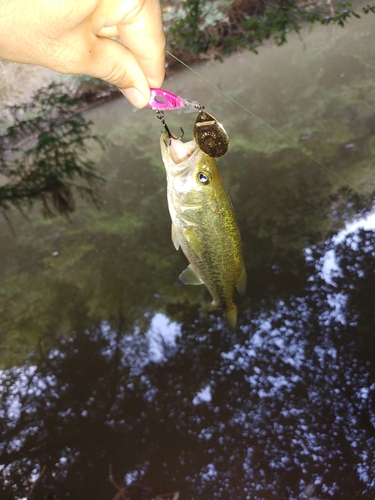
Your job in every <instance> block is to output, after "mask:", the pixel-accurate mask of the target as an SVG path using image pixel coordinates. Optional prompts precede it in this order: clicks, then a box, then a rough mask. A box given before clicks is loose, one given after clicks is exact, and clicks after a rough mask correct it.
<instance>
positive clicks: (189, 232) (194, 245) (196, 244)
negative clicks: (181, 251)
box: [182, 226, 201, 258]
mask: <svg viewBox="0 0 375 500" xmlns="http://www.w3.org/2000/svg"><path fill="white" fill-rule="evenodd" d="M182 233H183V235H184V237H185V238H186V240H187V242H188V244H189V246H190V248H191V249H192V250H193V251H194V253H195V254H196V255H197V256H198V257H199V258H201V242H200V241H199V239H198V237H197V235H196V234H195V231H194V227H192V226H191V227H190V228H185V229H183V230H182Z"/></svg>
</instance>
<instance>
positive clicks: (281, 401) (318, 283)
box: [0, 16, 375, 500]
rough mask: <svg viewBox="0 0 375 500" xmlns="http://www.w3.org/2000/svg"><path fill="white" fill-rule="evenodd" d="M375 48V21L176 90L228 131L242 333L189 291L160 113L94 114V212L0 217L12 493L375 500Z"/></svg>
mask: <svg viewBox="0 0 375 500" xmlns="http://www.w3.org/2000/svg"><path fill="white" fill-rule="evenodd" d="M374 52H375V23H374V20H373V17H370V16H369V17H366V16H364V17H363V18H362V19H360V20H356V21H355V22H352V23H350V24H349V25H348V26H347V27H345V28H344V29H341V28H331V27H328V28H325V29H320V30H314V31H313V32H312V33H310V34H308V33H305V34H304V35H303V36H301V39H299V38H297V37H295V38H293V37H291V39H290V41H289V43H288V44H287V45H286V46H284V47H281V48H275V47H273V46H269V47H264V48H262V49H261V50H260V51H259V54H258V55H256V54H252V53H245V52H244V53H241V54H237V55H234V56H232V57H230V58H229V59H226V60H224V62H223V63H220V62H214V63H207V62H202V63H201V64H198V65H196V66H195V67H194V68H195V69H196V70H197V71H198V72H199V74H200V76H197V75H196V74H194V73H192V72H191V71H188V70H185V69H184V70H182V71H181V72H179V73H178V74H175V76H173V77H171V78H170V79H169V80H168V81H167V82H165V85H164V87H165V88H167V89H168V90H170V91H172V92H176V93H178V94H179V95H182V96H184V97H186V98H190V99H196V100H198V101H200V102H201V103H203V104H204V105H205V106H206V109H207V110H208V111H209V112H210V113H212V114H213V115H214V116H216V117H217V118H218V119H219V120H220V121H221V122H222V123H223V124H224V126H225V128H226V129H227V131H228V133H229V135H230V139H231V145H230V150H229V152H228V153H227V154H226V155H225V156H224V157H223V158H222V159H220V161H219V166H220V169H221V172H222V175H223V178H224V181H225V184H226V186H227V189H228V191H229V193H230V196H231V198H232V201H233V205H234V209H235V213H236V217H237V221H238V225H239V227H240V230H241V234H242V240H243V248H244V260H245V264H246V268H247V273H248V288H247V292H246V294H245V296H244V297H243V298H239V297H236V301H237V303H238V308H239V318H238V328H237V329H236V331H230V330H229V329H228V328H227V326H226V324H225V320H224V318H223V315H222V314H221V313H220V312H219V313H210V312H208V306H209V303H210V297H209V294H208V292H207V291H206V289H205V288H204V287H188V286H184V285H182V284H181V283H180V282H179V281H178V275H179V274H180V272H181V271H182V270H183V269H184V268H185V267H186V259H185V258H184V256H183V255H182V253H181V252H176V251H175V249H174V247H173V244H172V242H171V239H170V218H169V214H168V209H167V202H166V185H165V172H164V167H163V165H162V161H161V158H160V150H159V135H160V123H159V122H158V120H157V119H156V118H155V116H154V113H153V112H151V111H149V110H141V111H135V110H132V109H131V107H130V106H129V105H128V104H127V103H126V102H125V100H118V101H114V102H111V103H108V104H106V105H105V106H102V107H100V108H98V109H94V110H91V111H90V112H88V113H87V116H88V118H90V119H91V120H92V121H93V123H94V125H93V126H94V129H95V131H96V132H98V133H100V134H106V140H105V149H104V151H101V150H99V149H97V148H95V150H92V151H91V152H90V154H91V156H92V157H93V158H95V159H96V161H97V165H98V171H99V173H100V174H101V175H103V176H104V177H105V179H106V184H105V185H104V186H103V187H101V188H100V198H101V207H100V209H98V208H96V207H94V206H93V205H92V204H90V203H89V202H87V201H85V200H77V205H78V207H77V212H76V213H75V214H74V215H73V216H72V217H71V219H70V220H66V219H64V218H56V219H53V220H44V219H43V218H41V216H40V215H39V212H38V211H35V212H33V213H32V214H30V216H29V220H25V219H22V218H18V217H17V216H16V214H14V215H12V216H11V219H12V221H13V227H14V230H15V233H16V235H15V236H14V235H13V234H12V232H11V231H10V229H9V227H8V225H7V224H6V222H5V221H4V220H1V221H0V234H1V240H0V256H1V259H0V279H1V288H0V298H1V302H0V342H1V346H0V349H1V352H0V363H1V367H2V369H3V371H2V372H1V375H0V377H1V387H0V397H1V403H0V405H1V406H0V433H1V439H0V464H1V465H0V478H1V479H0V498H1V499H2V500H6V499H14V498H24V497H26V496H27V495H28V494H30V498H35V499H77V500H86V499H87V500H89V499H90V500H106V499H108V500H110V499H112V498H125V497H126V498H131V499H133V500H137V499H142V500H144V499H151V498H155V497H156V496H157V495H158V494H159V495H160V494H167V493H170V495H169V496H168V495H167V496H164V497H163V498H172V496H173V493H174V492H179V495H180V498H181V499H197V500H198V499H202V500H203V499H204V500H206V499H207V498H210V499H213V498H215V499H231V500H233V499H249V500H250V499H251V500H252V499H254V500H255V499H261V500H266V499H297V498H308V497H310V498H315V499H317V498H319V499H330V498H334V499H351V500H352V499H354V498H361V499H373V498H374V497H375V479H374V478H375V406H374V401H375V399H374V398H375V298H374V297H375V274H374V269H375V231H374V227H375V216H374V215H373V212H372V210H373V198H374V192H375V171H374V146H375V141H374V133H375V125H374V124H375V120H374V119H375V109H374V103H375V57H374V56H375V54H374ZM205 79H208V80H209V81H210V82H212V83H213V84H214V85H216V86H217V87H219V88H220V89H222V90H223V91H225V92H226V93H227V94H228V96H229V97H228V96H223V95H222V94H221V93H220V92H219V91H217V90H216V89H214V88H213V87H212V86H210V85H209V84H208V83H207V81H206V80H205ZM230 98H232V99H234V100H236V101H238V103H239V104H240V105H241V106H239V105H238V104H236V103H234V102H233V101H232V100H231V99H230ZM248 111H251V113H249V112H248ZM252 113H254V114H255V115H256V116H257V117H259V118H260V119H261V120H259V119H257V118H256V117H255V116H254V115H253V114H252ZM194 120H195V115H194V114H191V113H182V112H181V113H180V112H174V113H169V114H168V115H167V123H168V125H169V126H170V128H171V129H172V131H174V130H178V127H179V126H180V125H181V126H182V127H183V129H184V130H185V135H186V137H187V139H190V138H191V136H192V127H193V123H194ZM125 487H126V491H125V489H122V488H125ZM31 489H32V491H31ZM120 492H121V493H122V496H120ZM116 495H118V496H116Z"/></svg>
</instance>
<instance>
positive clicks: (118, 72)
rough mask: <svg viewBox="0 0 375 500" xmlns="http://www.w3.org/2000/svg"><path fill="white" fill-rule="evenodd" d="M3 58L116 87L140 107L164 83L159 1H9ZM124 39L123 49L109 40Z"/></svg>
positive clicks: (4, 8)
mask: <svg viewBox="0 0 375 500" xmlns="http://www.w3.org/2000/svg"><path fill="white" fill-rule="evenodd" d="M1 3H2V5H1V15H0V57H3V58H4V59H9V60H11V61H15V62H21V63H29V64H38V65H40V66H45V67H47V68H51V69H53V70H55V71H59V72H61V73H72V74H86V75H90V76H94V77H97V78H101V79H103V80H105V81H107V82H109V83H112V84H113V85H116V86H117V87H118V88H119V89H120V90H121V92H122V93H123V94H124V95H125V97H127V99H128V100H129V101H130V102H131V103H132V104H133V105H134V106H136V107H138V108H141V107H143V106H145V105H146V104H147V102H148V100H149V98H150V87H160V86H161V84H162V82H163V79H164V58H165V37H164V33H163V28H162V20H161V11H160V4H159V1H158V0H78V1H77V0H33V1H30V0H3V1H2V2H1ZM113 36H119V37H120V38H121V41H122V42H123V44H124V45H123V44H122V43H120V42H118V41H115V40H112V39H110V38H109V37H113Z"/></svg>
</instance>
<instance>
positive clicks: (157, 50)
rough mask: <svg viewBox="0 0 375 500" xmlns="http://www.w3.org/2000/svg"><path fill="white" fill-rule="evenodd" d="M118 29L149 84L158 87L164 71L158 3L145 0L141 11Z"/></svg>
mask: <svg viewBox="0 0 375 500" xmlns="http://www.w3.org/2000/svg"><path fill="white" fill-rule="evenodd" d="M118 32H119V35H120V37H121V40H122V41H123V42H124V44H125V45H126V47H127V48H128V49H129V50H131V52H132V53H133V54H134V57H135V58H136V60H137V62H138V64H139V66H140V67H141V68H142V70H143V72H144V74H145V75H146V78H147V80H148V82H149V84H150V86H151V87H160V86H161V84H162V83H163V80H164V74H165V36H164V32H163V26H162V18H161V9H160V4H159V2H158V1H156V0H146V2H145V3H144V5H143V8H142V10H140V11H139V12H138V13H137V14H136V15H135V16H134V17H133V18H132V19H131V21H129V19H127V21H126V24H125V23H124V24H119V25H118Z"/></svg>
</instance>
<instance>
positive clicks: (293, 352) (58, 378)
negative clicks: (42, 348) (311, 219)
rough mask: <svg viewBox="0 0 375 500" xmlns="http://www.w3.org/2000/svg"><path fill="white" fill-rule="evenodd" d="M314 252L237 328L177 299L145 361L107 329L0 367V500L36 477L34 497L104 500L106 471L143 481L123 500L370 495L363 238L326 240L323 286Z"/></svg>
mask: <svg viewBox="0 0 375 500" xmlns="http://www.w3.org/2000/svg"><path fill="white" fill-rule="evenodd" d="M331 246H332V245H331ZM327 248H330V244H328V245H327V247H326V249H327ZM326 249H322V248H313V249H311V250H310V251H309V252H308V253H307V264H308V268H309V273H308V274H309V276H308V279H307V281H306V287H305V290H304V294H303V295H302V294H301V296H293V297H291V298H290V299H289V300H287V301H283V302H279V303H278V304H277V306H276V307H275V308H274V310H273V312H270V311H266V310H264V311H263V312H262V311H260V312H259V313H258V314H257V315H256V316H254V315H253V316H250V315H249V314H248V313H246V312H245V313H243V315H242V317H240V327H239V329H238V331H237V332H229V331H226V330H225V329H224V330H223V325H222V324H221V320H219V319H217V318H214V317H209V318H204V317H202V318H198V319H197V317H196V316H195V315H194V314H192V312H191V311H190V310H189V306H188V305H186V307H185V308H184V310H183V318H181V321H180V323H179V328H180V332H179V334H178V335H177V336H176V337H175V339H174V342H168V341H166V342H164V344H163V343H161V344H160V345H161V346H162V347H163V352H162V356H159V359H158V360H155V355H152V353H151V352H150V337H149V336H147V335H143V334H141V332H140V331H134V332H133V331H126V329H125V328H124V327H123V326H121V321H120V322H119V328H118V329H117V331H114V330H113V329H111V328H109V326H108V325H106V324H103V323H102V324H100V325H97V327H96V328H93V329H92V330H90V331H85V330H77V331H75V332H72V335H71V338H70V339H69V340H64V341H62V342H61V343H60V345H59V346H58V348H56V349H52V350H50V351H49V352H48V355H45V356H43V355H42V353H40V354H36V355H35V356H34V357H33V358H32V359H30V364H29V367H28V368H13V369H10V370H8V371H4V372H3V373H2V375H1V378H2V384H1V408H2V410H1V413H0V419H1V420H0V425H1V443H2V444H1V445H0V450H1V454H0V463H1V464H3V466H2V469H1V474H2V484H1V487H0V488H1V490H0V491H1V498H2V499H4V500H7V499H14V498H21V497H22V496H25V495H26V494H27V491H29V489H30V485H31V482H32V477H33V476H34V477H35V475H38V473H39V471H40V470H41V468H42V467H46V468H45V473H44V475H43V476H42V477H41V478H40V480H39V481H38V484H37V485H36V488H35V490H34V491H35V493H34V494H33V496H34V498H40V499H42V498H46V499H47V498H53V499H62V498H64V499H94V500H95V499H107V498H108V499H111V498H113V496H114V495H115V493H116V491H115V490H114V487H113V485H112V484H111V483H110V481H109V478H108V476H109V468H110V466H112V470H113V471H114V474H115V478H116V482H117V484H120V485H121V484H123V481H125V477H126V478H127V480H128V481H133V482H134V481H136V482H138V483H140V484H142V485H144V487H143V489H142V488H141V487H139V488H133V489H129V490H128V491H129V497H130V498H134V499H135V498H146V497H147V498H153V497H155V495H156V493H158V492H165V491H177V490H179V491H180V492H181V497H182V498H197V499H198V498H199V499H207V498H220V499H226V498H228V499H229V498H231V499H243V498H249V499H269V498H278V499H290V498H293V499H294V498H303V495H302V497H301V496H300V495H301V493H302V492H303V490H304V488H305V487H306V486H308V485H311V484H313V483H314V484H315V496H317V497H319V498H334V499H348V498H350V499H354V498H361V499H373V498H374V494H375V484H374V477H375V456H374V450H375V408H374V395H375V364H374V360H375V337H374V331H375V315H374V312H375V307H374V305H375V303H374V300H375V299H374V290H375V272H374V269H375V250H374V249H375V232H374V231H372V230H364V229H360V230H357V231H356V232H355V233H353V234H349V235H348V236H347V237H346V239H345V240H344V241H343V242H341V243H339V244H337V245H336V247H335V256H336V263H337V267H336V269H334V270H333V271H332V273H331V276H330V279H329V280H328V281H327V280H325V279H324V273H323V272H322V270H323V267H324V256H325V252H326ZM179 307H181V306H179ZM191 307H192V306H191ZM192 318H194V319H192ZM148 487H152V488H148ZM310 490H311V488H310ZM306 491H307V490H306ZM311 491H312V490H311ZM142 495H143V496H142Z"/></svg>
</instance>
